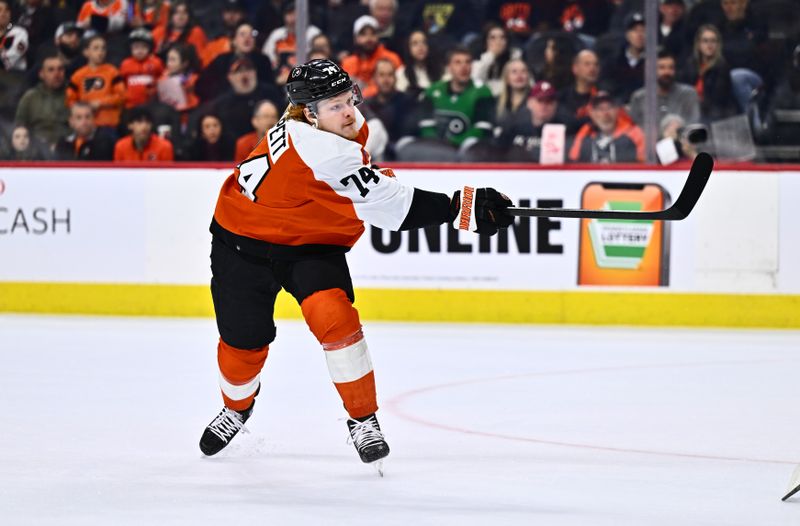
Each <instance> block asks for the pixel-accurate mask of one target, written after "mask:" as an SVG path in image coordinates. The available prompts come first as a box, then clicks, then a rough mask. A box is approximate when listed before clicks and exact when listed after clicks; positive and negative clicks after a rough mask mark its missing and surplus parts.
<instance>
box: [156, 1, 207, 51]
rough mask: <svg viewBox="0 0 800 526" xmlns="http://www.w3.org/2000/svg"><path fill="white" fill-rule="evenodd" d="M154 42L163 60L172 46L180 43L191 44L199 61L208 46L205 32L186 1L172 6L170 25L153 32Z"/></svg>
mask: <svg viewBox="0 0 800 526" xmlns="http://www.w3.org/2000/svg"><path fill="white" fill-rule="evenodd" d="M153 40H155V43H156V54H158V55H160V56H161V57H162V58H164V57H165V53H166V52H167V50H168V49H169V47H170V46H171V45H172V44H174V43H176V42H180V43H185V44H190V45H191V46H192V47H193V48H194V53H195V55H196V57H197V58H198V59H199V58H200V57H202V56H203V52H204V51H205V48H206V44H208V39H207V38H206V33H205V31H203V28H202V27H200V26H198V25H197V24H196V23H195V21H194V18H193V16H192V12H191V10H190V9H189V4H188V3H187V2H186V1H185V0H178V1H177V2H175V3H174V4H172V9H171V10H170V15H169V23H167V24H166V25H165V26H164V27H157V28H155V29H154V30H153Z"/></svg>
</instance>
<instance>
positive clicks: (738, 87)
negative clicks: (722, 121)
mask: <svg viewBox="0 0 800 526" xmlns="http://www.w3.org/2000/svg"><path fill="white" fill-rule="evenodd" d="M720 4H721V7H722V12H723V14H724V19H723V21H722V22H721V24H720V25H719V29H720V34H721V36H722V54H723V56H724V57H725V61H726V62H727V63H728V65H729V66H730V68H731V82H732V84H733V94H734V96H735V97H736V101H737V103H738V104H739V108H740V109H741V110H742V111H745V110H747V107H748V105H749V102H750V100H751V98H752V97H753V94H754V93H753V92H754V91H755V90H758V89H759V88H761V87H762V86H763V85H764V83H765V82H767V83H769V81H771V77H770V75H771V63H772V61H771V60H769V58H768V57H767V56H766V55H765V54H764V51H765V50H764V45H765V43H766V40H767V26H766V23H765V22H764V20H762V19H761V18H760V17H758V16H755V14H754V13H753V11H752V9H751V8H750V7H749V5H748V4H749V2H748V0H720Z"/></svg>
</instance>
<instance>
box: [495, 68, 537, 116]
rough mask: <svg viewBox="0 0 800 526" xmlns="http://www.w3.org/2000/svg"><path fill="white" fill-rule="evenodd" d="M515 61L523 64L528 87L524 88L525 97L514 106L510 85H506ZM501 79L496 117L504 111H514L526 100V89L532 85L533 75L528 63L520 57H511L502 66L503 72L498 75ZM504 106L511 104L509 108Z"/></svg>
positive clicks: (504, 112)
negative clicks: (526, 73) (526, 74)
mask: <svg viewBox="0 0 800 526" xmlns="http://www.w3.org/2000/svg"><path fill="white" fill-rule="evenodd" d="M515 63H521V64H522V65H524V66H525V70H526V71H527V72H528V87H527V88H526V92H525V97H524V98H523V99H522V102H521V103H520V104H519V105H517V106H516V107H513V106H514V100H513V97H512V96H511V95H512V93H511V86H509V85H508V72H509V71H510V70H511V66H512V65H513V64H515ZM500 78H501V79H502V87H501V89H500V95H498V96H497V113H496V117H497V118H500V117H502V116H503V115H505V114H506V113H514V112H515V111H516V110H517V109H519V107H520V106H522V105H524V104H525V101H526V100H528V91H529V90H530V89H531V86H533V75H531V70H530V68H529V67H528V64H527V63H526V62H525V61H524V60H522V59H521V58H512V59H511V60H509V61H508V62H506V63H505V65H504V66H503V73H502V74H501V75H500ZM506 106H512V107H511V108H506Z"/></svg>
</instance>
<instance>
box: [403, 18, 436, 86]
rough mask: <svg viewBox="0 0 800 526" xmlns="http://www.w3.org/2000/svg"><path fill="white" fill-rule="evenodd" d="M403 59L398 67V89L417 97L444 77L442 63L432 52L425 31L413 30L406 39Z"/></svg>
mask: <svg viewBox="0 0 800 526" xmlns="http://www.w3.org/2000/svg"><path fill="white" fill-rule="evenodd" d="M403 60H404V61H405V64H404V65H402V66H400V67H399V68H397V90H398V91H402V92H405V93H408V94H409V95H410V96H411V97H417V96H418V95H420V94H421V93H422V92H423V91H425V90H426V89H427V88H429V87H430V85H431V84H432V83H434V82H436V81H438V80H439V79H440V78H441V77H442V69H443V68H442V64H441V63H440V61H439V60H438V59H437V58H436V54H435V53H433V52H431V49H430V47H429V46H428V37H427V36H426V35H425V33H424V32H423V31H412V32H411V34H410V35H408V40H406V46H405V49H404V57H403Z"/></svg>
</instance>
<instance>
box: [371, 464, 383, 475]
mask: <svg viewBox="0 0 800 526" xmlns="http://www.w3.org/2000/svg"><path fill="white" fill-rule="evenodd" d="M372 465H373V466H374V467H375V470H376V471H377V472H378V476H380V477H381V478H383V460H376V461H375V462H373V463H372Z"/></svg>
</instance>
